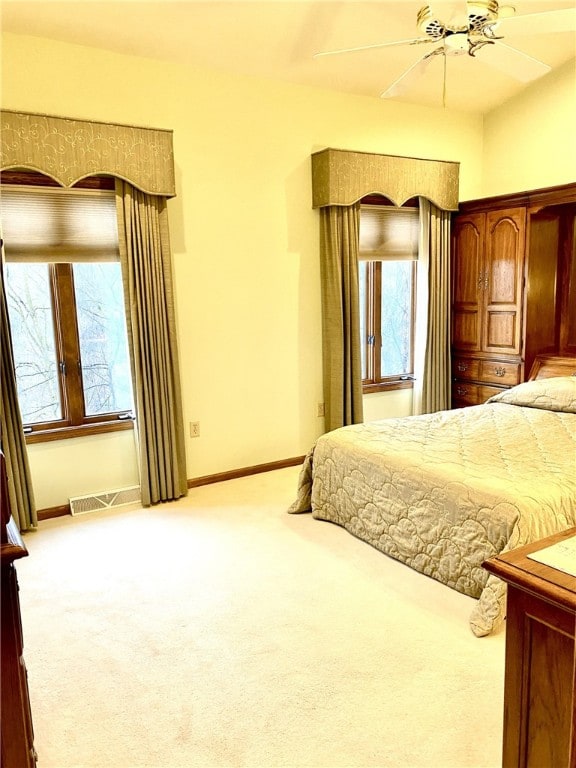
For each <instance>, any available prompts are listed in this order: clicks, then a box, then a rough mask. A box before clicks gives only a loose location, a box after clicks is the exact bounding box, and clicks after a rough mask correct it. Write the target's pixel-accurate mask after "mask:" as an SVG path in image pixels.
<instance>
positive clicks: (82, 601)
mask: <svg viewBox="0 0 576 768" xmlns="http://www.w3.org/2000/svg"><path fill="white" fill-rule="evenodd" d="M298 471H299V469H298V468H297V467H296V468H290V469H284V470H279V471H276V472H270V473H266V474H261V475H255V476H252V477H248V478H242V479H239V480H233V481H229V482H225V483H219V484H217V485H211V486H205V487H201V488H197V489H193V490H192V491H191V492H190V495H189V497H188V498H187V499H185V500H182V501H180V502H177V503H173V504H166V505H162V506H159V507H155V508H153V509H148V510H143V509H127V508H125V509H118V510H109V511H105V512H98V513H90V514H89V515H84V516H82V517H75V518H71V517H67V518H59V519H57V520H51V521H48V522H45V523H43V524H41V529H40V531H39V532H36V533H33V534H29V535H27V536H26V537H25V543H26V545H27V547H28V549H29V552H30V557H28V558H26V559H25V560H22V561H20V562H19V563H18V574H19V581H20V596H21V603H22V613H23V625H24V645H25V658H26V663H27V667H28V675H29V685H30V692H31V699H32V710H33V719H34V730H35V734H36V739H35V741H36V748H37V751H38V754H39V768H216V767H218V768H244V767H246V768H284V767H286V768H302V767H304V766H306V767H307V768H383V767H384V766H394V767H395V768H402V767H407V768H409V767H414V768H416V767H420V766H422V767H423V766H434V767H435V768H450V767H451V766H457V767H458V768H464V767H465V766H486V767H488V766H494V767H495V766H498V765H500V759H501V756H500V752H501V731H502V697H503V664H504V635H503V633H502V632H500V633H499V634H497V635H495V636H491V637H486V638H482V639H478V638H476V637H474V635H473V634H472V632H471V631H470V629H469V626H468V615H469V613H470V610H471V608H472V605H473V600H472V599H471V598H467V597H465V596H463V595H460V594H458V593H457V592H454V591H452V590H450V589H448V588H447V587H444V586H442V585H440V584H438V583H436V582H435V581H433V580H431V579H429V578H427V577H426V576H422V575H421V574H418V573H416V572H414V571H412V570H410V569H409V568H408V567H406V566H404V565H402V564H400V563H397V562H396V561H394V560H391V559H389V558H387V557H386V556H384V555H382V554H380V553H379V552H377V551H376V550H374V549H372V548H371V547H370V546H369V545H367V544H365V543H362V542H360V541H358V540H357V539H355V538H354V537H352V536H351V535H350V534H349V533H347V532H346V531H344V530H343V529H341V528H338V527H337V526H334V525H332V524H330V523H325V522H320V521H317V520H313V519H312V517H311V516H310V515H288V514H287V513H286V509H287V507H288V506H289V504H290V503H291V502H292V501H293V499H294V497H295V489H296V479H297V475H298Z"/></svg>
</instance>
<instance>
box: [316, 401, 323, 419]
mask: <svg viewBox="0 0 576 768" xmlns="http://www.w3.org/2000/svg"><path fill="white" fill-rule="evenodd" d="M316 415H317V416H324V403H318V408H317V410H316Z"/></svg>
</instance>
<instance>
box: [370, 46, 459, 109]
mask: <svg viewBox="0 0 576 768" xmlns="http://www.w3.org/2000/svg"><path fill="white" fill-rule="evenodd" d="M443 50H444V49H443V47H442V46H441V47H439V48H436V49H435V50H434V51H430V53H427V54H426V55H424V56H422V58H420V59H418V61H416V62H414V64H412V66H410V67H408V69H407V70H405V71H404V72H402V74H401V75H400V77H398V78H396V80H394V82H393V83H392V84H391V85H389V86H388V88H386V90H385V91H382V93H381V94H380V98H382V99H392V98H394V96H399V95H400V94H401V93H402V92H403V91H404V89H405V87H406V85H407V83H406V80H407V78H409V76H410V75H412V74H413V73H414V74H416V75H423V74H424V72H425V71H426V69H427V68H428V65H429V64H430V62H431V61H432V59H433V58H434V57H435V56H436V55H437V54H441V53H442V52H443Z"/></svg>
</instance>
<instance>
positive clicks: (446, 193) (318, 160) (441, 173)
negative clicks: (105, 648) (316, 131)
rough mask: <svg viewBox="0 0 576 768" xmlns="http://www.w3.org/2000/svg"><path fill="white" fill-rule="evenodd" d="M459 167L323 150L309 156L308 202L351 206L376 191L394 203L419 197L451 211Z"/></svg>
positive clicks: (455, 203)
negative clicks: (309, 187)
mask: <svg viewBox="0 0 576 768" xmlns="http://www.w3.org/2000/svg"><path fill="white" fill-rule="evenodd" d="M459 168H460V164H459V163H454V162H448V161H444V160H421V159H419V158H416V157H396V156H394V155H376V154H371V153H369V152H349V151H347V150H342V149H323V150H322V151H321V152H316V153H314V154H313V155H312V196H313V202H312V204H313V207H314V208H322V207H323V206H326V205H352V204H353V203H355V202H356V201H358V200H360V199H361V198H362V197H365V196H366V195H370V194H376V193H379V194H381V195H384V196H386V197H387V198H388V199H389V200H391V201H392V202H393V203H394V204H395V205H402V204H403V203H405V202H406V200H409V199H410V198H411V197H418V196H420V197H425V198H427V199H428V200H430V201H431V202H432V203H434V205H436V206H437V207H438V208H442V209H443V210H446V211H455V210H458V172H459Z"/></svg>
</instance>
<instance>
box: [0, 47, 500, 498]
mask: <svg viewBox="0 0 576 768" xmlns="http://www.w3.org/2000/svg"><path fill="white" fill-rule="evenodd" d="M2 58H3V61H2V77H3V83H2V106H3V107H5V108H8V109H19V110H24V111H26V110H28V111H36V112H46V113H51V114H57V115H62V116H70V117H79V118H88V119H90V118H92V119H97V120H105V121H109V122H120V123H132V124H137V125H149V126H154V127H160V128H172V129H173V130H174V149H175V163H176V174H177V191H178V196H177V198H175V199H174V200H172V201H170V203H169V215H170V222H171V236H172V245H173V251H174V269H175V277H176V283H177V297H176V298H177V313H178V333H179V341H180V352H181V362H182V384H183V394H184V412H185V420H186V422H188V421H200V425H201V436H200V437H199V438H195V439H191V438H189V437H188V431H187V463H188V477H190V478H192V477H198V476H202V475H207V474H211V473H216V472H224V471H227V470H231V469H235V468H240V467H246V466H251V465H255V464H259V463H264V462H272V461H276V460H280V459H284V458H288V457H292V456H298V455H301V454H303V453H305V452H306V451H307V450H308V448H309V447H310V445H311V444H312V442H313V440H314V439H315V438H316V436H317V435H318V434H320V433H321V432H322V427H323V424H322V420H321V419H319V418H318V417H317V416H316V405H317V403H318V402H319V401H320V400H321V399H322V381H321V346H320V336H321V327H320V298H319V265H318V220H317V213H316V212H315V211H313V210H312V209H311V207H310V200H311V190H310V160H309V158H310V154H311V153H312V152H314V151H316V150H318V149H322V148H324V147H326V146H333V147H338V148H344V149H353V150H359V151H371V152H383V153H388V154H401V155H411V156H416V157H428V158H434V159H446V160H457V161H460V163H461V198H462V199H469V198H473V197H479V196H480V195H481V194H482V193H483V189H484V188H485V186H486V184H485V183H483V179H482V160H483V140H484V137H483V124H482V120H481V118H479V117H478V116H472V115H466V114H461V113H455V112H450V111H448V110H442V109H425V108H419V107H415V106H412V105H402V104H396V103H394V102H383V101H381V100H379V99H372V98H365V97H353V96H348V95H342V94H335V93H331V92H327V91H320V90H314V89H309V88H304V87H299V86H291V85H288V84H282V83H273V82H269V81H266V80H258V79H252V78H246V77H236V76H233V75H225V74H221V73H216V72H200V71H196V70H191V69H185V68H182V67H177V66H174V65H169V64H163V63H159V62H154V61H151V60H146V59H136V58H132V57H125V56H120V55H116V54H112V53H107V52H104V51H99V50H96V49H88V48H81V47H77V46H70V45H65V44H61V43H56V42H52V41H48V40H44V39H39V38H28V37H22V36H14V35H5V36H4V38H3V48H2ZM492 160H493V158H492ZM510 183H513V182H512V181H511V182H510ZM408 409H409V402H407V401H405V400H404V401H401V400H399V399H398V398H396V397H394V398H388V399H386V398H383V397H380V398H377V399H375V400H374V401H373V402H372V403H370V404H369V405H368V412H369V413H370V417H371V418H377V417H383V416H388V415H398V414H401V412H408ZM107 440H108V441H110V442H109V445H110V446H111V450H110V452H109V453H107V449H106V445H107ZM30 458H31V464H32V472H33V478H34V486H35V492H36V497H37V503H38V507H39V508H45V507H50V506H56V505H59V504H64V503H66V502H67V499H68V496H72V495H82V494H85V493H90V492H95V491H101V490H106V489H108V488H115V487H120V485H131V484H132V483H133V482H137V477H136V468H135V467H136V464H135V461H134V451H133V443H132V441H131V440H130V439H129V438H128V437H126V433H123V437H122V438H117V437H110V438H108V439H106V438H102V437H100V438H99V439H98V440H97V441H96V440H94V441H92V440H87V439H82V440H79V439H73V440H69V441H62V442H60V443H58V444H53V445H52V446H51V447H47V446H31V447H30ZM119 484H120V485H119Z"/></svg>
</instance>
